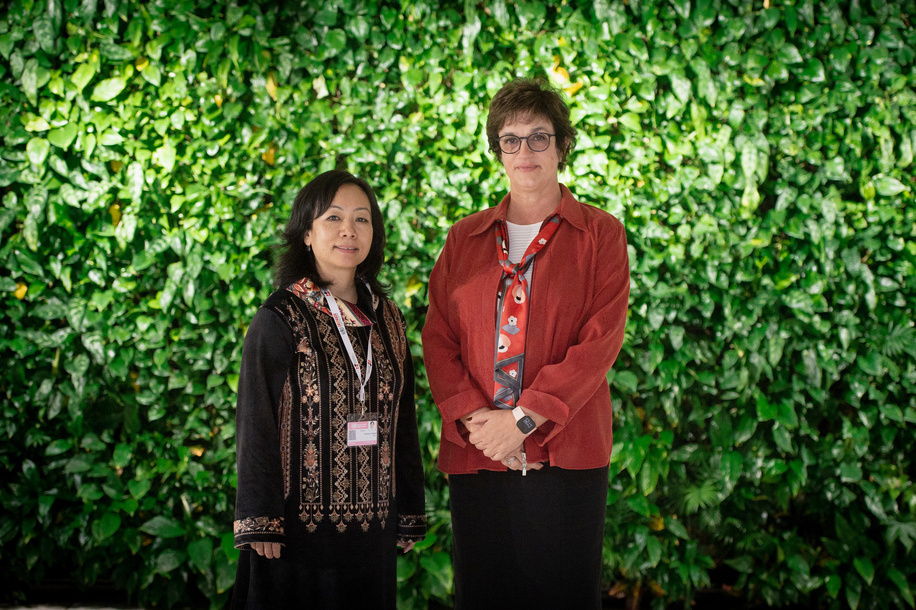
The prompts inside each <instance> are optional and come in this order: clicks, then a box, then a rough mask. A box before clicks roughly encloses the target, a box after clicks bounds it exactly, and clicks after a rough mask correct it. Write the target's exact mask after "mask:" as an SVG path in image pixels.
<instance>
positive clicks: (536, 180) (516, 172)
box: [498, 116, 560, 192]
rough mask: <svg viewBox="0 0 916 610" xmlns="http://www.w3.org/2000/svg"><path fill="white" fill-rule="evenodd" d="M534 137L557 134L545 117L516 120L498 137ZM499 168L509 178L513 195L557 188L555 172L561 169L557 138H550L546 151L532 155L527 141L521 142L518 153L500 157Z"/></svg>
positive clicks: (504, 128)
mask: <svg viewBox="0 0 916 610" xmlns="http://www.w3.org/2000/svg"><path fill="white" fill-rule="evenodd" d="M533 133H549V134H554V133H556V132H555V131H554V129H553V123H552V122H550V121H549V120H547V119H546V118H544V117H538V116H534V117H524V116H522V117H517V118H516V119H515V120H514V121H513V122H511V123H506V124H505V125H503V127H502V129H500V130H499V132H498V134H499V137H500V138H501V137H503V136H519V137H522V138H524V137H526V136H530V135H531V134H533ZM502 164H503V168H504V169H505V170H506V176H507V177H508V178H509V188H510V190H512V191H531V192H538V191H548V190H553V189H555V188H556V186H557V184H558V179H557V172H558V170H559V166H560V155H559V153H558V151H557V139H556V137H551V138H550V144H549V146H547V150H543V151H541V152H534V151H532V150H531V147H529V146H528V141H527V140H522V147H521V148H520V149H519V151H518V152H517V153H513V154H506V153H502Z"/></svg>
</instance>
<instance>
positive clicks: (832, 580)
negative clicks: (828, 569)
mask: <svg viewBox="0 0 916 610" xmlns="http://www.w3.org/2000/svg"><path fill="white" fill-rule="evenodd" d="M824 586H825V588H826V589H827V593H828V594H829V595H830V597H833V598H834V599H836V596H837V595H839V594H840V589H842V588H843V579H842V578H840V577H839V576H838V575H836V574H831V575H830V576H828V577H827V578H826V579H824Z"/></svg>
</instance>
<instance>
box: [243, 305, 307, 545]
mask: <svg viewBox="0 0 916 610" xmlns="http://www.w3.org/2000/svg"><path fill="white" fill-rule="evenodd" d="M293 342H294V339H293V335H292V331H291V330H290V328H289V326H288V325H287V324H286V323H285V322H284V321H283V320H282V319H281V318H280V316H278V315H277V314H276V313H274V312H272V311H270V310H267V309H263V308H262V309H259V310H258V312H257V313H256V314H255V316H254V318H253V319H252V321H251V325H250V326H249V328H248V333H247V335H246V336H245V343H244V345H243V347H242V366H241V370H240V372H239V390H238V403H237V407H236V464H237V467H238V488H237V493H236V503H235V523H234V524H233V530H234V533H235V547H236V548H238V549H250V548H251V547H250V545H251V543H252V542H279V543H281V544H285V542H286V535H285V523H284V518H283V515H284V511H283V505H284V498H283V471H282V464H281V461H280V434H279V428H278V413H279V406H280V400H281V394H282V392H283V386H284V384H285V383H286V378H287V375H288V370H289V362H290V358H292V357H293V355H294V354H295V346H294V345H293Z"/></svg>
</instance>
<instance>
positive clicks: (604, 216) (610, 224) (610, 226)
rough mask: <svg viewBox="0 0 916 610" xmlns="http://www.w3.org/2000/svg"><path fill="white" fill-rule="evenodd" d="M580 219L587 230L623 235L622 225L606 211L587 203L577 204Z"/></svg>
mask: <svg viewBox="0 0 916 610" xmlns="http://www.w3.org/2000/svg"><path fill="white" fill-rule="evenodd" d="M579 209H580V210H581V212H582V219H583V221H584V222H585V225H586V226H587V227H588V229H589V230H593V231H598V232H611V233H623V232H624V227H623V223H622V222H620V221H619V220H617V217H616V216H614V215H612V214H611V213H610V212H608V211H607V210H602V209H601V208H599V207H595V206H593V205H591V204H589V203H582V202H579Z"/></svg>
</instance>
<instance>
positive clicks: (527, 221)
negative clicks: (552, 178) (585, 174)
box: [506, 184, 563, 225]
mask: <svg viewBox="0 0 916 610" xmlns="http://www.w3.org/2000/svg"><path fill="white" fill-rule="evenodd" d="M511 195H512V197H511V198H510V199H509V209H508V210H506V220H508V221H509V222H512V223H515V224H519V225H531V224H535V223H538V222H542V221H543V220H544V219H545V218H547V217H548V216H550V215H551V214H552V213H553V211H554V210H556V209H557V207H558V206H559V205H560V201H561V200H562V199H563V194H562V192H561V191H560V186H559V184H558V185H557V187H556V190H553V189H551V192H550V193H549V194H547V193H544V192H543V191H538V192H536V193H530V192H524V191H521V192H516V191H515V190H513V191H512V193H511Z"/></svg>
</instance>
